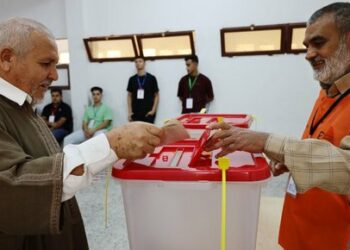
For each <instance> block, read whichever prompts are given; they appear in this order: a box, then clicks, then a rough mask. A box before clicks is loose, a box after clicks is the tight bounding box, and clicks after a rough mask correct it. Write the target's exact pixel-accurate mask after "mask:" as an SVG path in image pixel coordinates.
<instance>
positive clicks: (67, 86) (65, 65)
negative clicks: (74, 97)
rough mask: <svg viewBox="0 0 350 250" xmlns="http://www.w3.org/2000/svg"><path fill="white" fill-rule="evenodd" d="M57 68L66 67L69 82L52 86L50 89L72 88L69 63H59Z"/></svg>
mask: <svg viewBox="0 0 350 250" xmlns="http://www.w3.org/2000/svg"><path fill="white" fill-rule="evenodd" d="M56 69H57V70H60V69H66V70H67V80H68V82H67V84H66V85H63V86H62V85H58V86H52V85H51V86H50V87H49V89H53V88H54V89H62V90H69V89H70V73H69V64H58V65H57V66H56Z"/></svg>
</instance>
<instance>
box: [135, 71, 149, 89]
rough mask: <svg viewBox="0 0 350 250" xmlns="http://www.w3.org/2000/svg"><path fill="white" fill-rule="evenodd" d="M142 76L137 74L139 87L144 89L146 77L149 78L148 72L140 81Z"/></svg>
mask: <svg viewBox="0 0 350 250" xmlns="http://www.w3.org/2000/svg"><path fill="white" fill-rule="evenodd" d="M140 78H141V77H140V76H137V83H138V84H139V89H143V88H144V86H145V82H146V78H147V73H146V74H145V76H144V77H143V80H142V82H141V81H140Z"/></svg>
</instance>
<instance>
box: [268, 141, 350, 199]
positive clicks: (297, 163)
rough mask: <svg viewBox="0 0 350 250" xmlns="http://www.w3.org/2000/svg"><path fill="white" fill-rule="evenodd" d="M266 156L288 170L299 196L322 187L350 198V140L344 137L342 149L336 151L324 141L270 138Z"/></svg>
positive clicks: (338, 148)
mask: <svg viewBox="0 0 350 250" xmlns="http://www.w3.org/2000/svg"><path fill="white" fill-rule="evenodd" d="M264 152H265V154H266V156H267V157H269V158H270V159H272V160H274V161H277V162H281V163H284V164H285V165H286V166H287V168H288V169H289V171H290V172H291V174H292V176H293V178H294V181H295V183H296V186H297V190H298V192H305V191H307V190H308V189H310V188H313V187H319V188H322V189H325V190H327V191H330V192H336V193H340V194H347V195H350V136H346V137H344V138H343V140H342V141H341V145H340V147H336V146H334V145H333V144H331V143H329V142H328V141H324V140H317V139H305V140H298V139H293V138H289V137H280V136H276V135H270V136H269V138H268V140H267V142H266V144H265V150H264Z"/></svg>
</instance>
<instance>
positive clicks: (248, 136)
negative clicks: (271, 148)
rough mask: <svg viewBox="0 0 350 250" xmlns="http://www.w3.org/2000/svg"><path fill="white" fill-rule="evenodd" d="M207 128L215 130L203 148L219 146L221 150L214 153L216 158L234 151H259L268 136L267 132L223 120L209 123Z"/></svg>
mask: <svg viewBox="0 0 350 250" xmlns="http://www.w3.org/2000/svg"><path fill="white" fill-rule="evenodd" d="M208 129H211V130H217V131H216V132H215V133H214V134H213V135H212V136H211V137H210V138H209V140H208V142H207V143H206V145H205V148H204V150H205V151H208V152H209V151H213V150H216V149H219V148H221V149H222V151H221V152H220V153H218V154H217V155H216V158H219V157H222V156H225V155H227V154H229V153H232V152H234V151H247V152H251V153H261V152H263V151H264V147H265V143H266V141H267V138H268V136H269V134H267V133H261V132H255V131H252V130H249V129H244V128H237V127H233V126H232V125H230V124H227V123H224V122H222V123H217V124H211V125H209V126H208Z"/></svg>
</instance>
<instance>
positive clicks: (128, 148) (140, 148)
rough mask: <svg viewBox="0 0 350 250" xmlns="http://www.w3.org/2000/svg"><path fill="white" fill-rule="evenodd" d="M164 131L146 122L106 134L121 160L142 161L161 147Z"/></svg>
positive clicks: (125, 126) (134, 123) (124, 126)
mask: <svg viewBox="0 0 350 250" xmlns="http://www.w3.org/2000/svg"><path fill="white" fill-rule="evenodd" d="M161 135H162V130H161V129H160V128H157V127H156V126H154V125H152V124H149V123H145V122H131V123H128V124H126V125H123V126H121V127H118V128H114V129H112V130H111V131H110V132H108V133H107V134H106V136H107V139H108V141H109V144H110V146H111V148H112V149H113V150H114V151H115V153H116V154H117V156H118V158H119V159H128V160H134V159H141V158H144V157H145V156H146V155H147V154H151V153H153V151H154V149H155V148H156V147H157V146H159V145H160V140H161Z"/></svg>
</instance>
